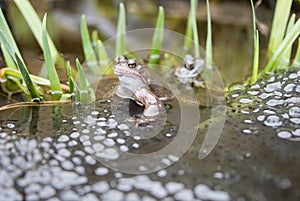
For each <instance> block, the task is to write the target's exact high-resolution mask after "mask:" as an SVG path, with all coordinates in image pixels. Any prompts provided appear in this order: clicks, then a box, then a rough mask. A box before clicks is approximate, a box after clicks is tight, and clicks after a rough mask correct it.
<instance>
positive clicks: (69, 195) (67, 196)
mask: <svg viewBox="0 0 300 201" xmlns="http://www.w3.org/2000/svg"><path fill="white" fill-rule="evenodd" d="M59 198H60V199H61V200H62V201H70V200H79V195H77V194H76V193H75V192H74V191H72V190H66V191H63V192H61V193H60V196H59Z"/></svg>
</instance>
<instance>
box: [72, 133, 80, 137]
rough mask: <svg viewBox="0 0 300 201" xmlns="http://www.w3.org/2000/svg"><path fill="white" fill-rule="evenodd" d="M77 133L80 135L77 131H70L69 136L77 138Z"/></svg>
mask: <svg viewBox="0 0 300 201" xmlns="http://www.w3.org/2000/svg"><path fill="white" fill-rule="evenodd" d="M79 135H80V134H79V133H78V132H73V133H71V135H70V137H71V138H78V137H79Z"/></svg>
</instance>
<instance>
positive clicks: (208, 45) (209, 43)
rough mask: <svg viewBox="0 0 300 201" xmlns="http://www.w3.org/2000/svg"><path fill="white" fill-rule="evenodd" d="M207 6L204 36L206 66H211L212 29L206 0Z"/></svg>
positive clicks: (207, 0)
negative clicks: (205, 34)
mask: <svg viewBox="0 0 300 201" xmlns="http://www.w3.org/2000/svg"><path fill="white" fill-rule="evenodd" d="M206 6H207V36H206V59H205V61H206V68H212V59H213V55H212V54H213V53H212V31H211V19H210V6H209V0H206Z"/></svg>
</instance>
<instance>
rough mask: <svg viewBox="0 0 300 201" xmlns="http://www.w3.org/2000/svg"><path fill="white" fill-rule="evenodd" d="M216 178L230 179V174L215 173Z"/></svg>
mask: <svg viewBox="0 0 300 201" xmlns="http://www.w3.org/2000/svg"><path fill="white" fill-rule="evenodd" d="M214 178H216V179H229V178H230V174H229V173H227V172H215V173H214Z"/></svg>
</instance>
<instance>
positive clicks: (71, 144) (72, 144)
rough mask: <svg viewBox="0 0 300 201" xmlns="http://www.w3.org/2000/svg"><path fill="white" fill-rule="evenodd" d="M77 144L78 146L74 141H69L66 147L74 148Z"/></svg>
mask: <svg viewBox="0 0 300 201" xmlns="http://www.w3.org/2000/svg"><path fill="white" fill-rule="evenodd" d="M77 144H78V142H77V141H75V140H71V141H70V142H68V146H69V147H74V146H76V145H77Z"/></svg>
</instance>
